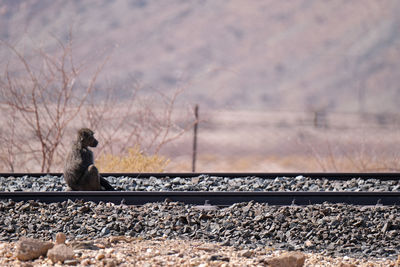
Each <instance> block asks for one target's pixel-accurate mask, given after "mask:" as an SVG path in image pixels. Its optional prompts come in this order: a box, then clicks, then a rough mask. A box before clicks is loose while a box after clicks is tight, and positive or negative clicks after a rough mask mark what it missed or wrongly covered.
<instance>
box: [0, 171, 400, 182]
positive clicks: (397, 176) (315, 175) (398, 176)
mask: <svg viewBox="0 0 400 267" xmlns="http://www.w3.org/2000/svg"><path fill="white" fill-rule="evenodd" d="M45 175H52V176H61V175H62V173H0V176H2V177H23V176H31V177H41V176H45ZM102 175H103V176H104V177H107V176H113V177H122V176H124V177H135V178H149V177H156V178H166V177H170V178H171V177H181V178H191V177H197V176H200V175H208V176H217V177H228V178H243V177H252V176H254V177H260V178H264V179H275V178H276V177H297V176H300V175H301V176H304V177H309V178H312V179H322V178H326V179H328V180H350V179H352V178H362V179H378V180H400V173H392V172H390V173H387V172H386V173H376V172H375V173H335V172H333V173H332V172H331V173H326V172H322V173H321V172H304V173H302V172H279V173H278V172H266V173H265V172H246V173H243V172H238V173H235V172H206V173H192V172H189V173H187V172H174V173H102Z"/></svg>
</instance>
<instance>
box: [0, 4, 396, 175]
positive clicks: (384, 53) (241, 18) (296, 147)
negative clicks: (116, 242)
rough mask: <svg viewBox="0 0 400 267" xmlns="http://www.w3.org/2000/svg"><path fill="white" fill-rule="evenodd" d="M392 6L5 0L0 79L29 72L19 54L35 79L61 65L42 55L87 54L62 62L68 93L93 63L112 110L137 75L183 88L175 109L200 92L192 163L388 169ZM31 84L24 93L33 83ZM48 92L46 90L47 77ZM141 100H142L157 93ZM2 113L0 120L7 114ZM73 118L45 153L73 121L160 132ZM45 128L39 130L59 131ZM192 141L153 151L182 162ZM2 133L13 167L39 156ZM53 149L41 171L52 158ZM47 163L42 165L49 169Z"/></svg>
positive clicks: (124, 101) (99, 96) (392, 162)
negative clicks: (66, 78)
mask: <svg viewBox="0 0 400 267" xmlns="http://www.w3.org/2000/svg"><path fill="white" fill-rule="evenodd" d="M399 12H400V4H399V2H398V1H396V0H383V1H374V0H365V1H345V0H337V1H322V2H321V1H308V0H306V1H301V0H298V1H288V2H282V1H278V2H277V1H273V0H268V1H260V2H252V3H251V4H249V3H248V2H247V1H241V0H233V1H210V0H209V1H207V0H198V1H183V2H182V1H179V0H170V1H165V2H164V1H163V2H158V1H142V0H133V1H115V2H110V1H106V0H100V1H95V0H89V1H84V2H82V1H78V0H76V1H50V0H44V1H38V0H28V1H20V0H17V1H14V0H5V1H2V2H1V3H0V25H1V26H2V27H0V41H1V43H0V62H2V64H1V65H0V72H1V73H4V75H3V76H2V77H3V78H4V79H2V81H1V83H0V84H1V87H0V88H1V90H2V91H1V92H2V93H3V91H4V92H6V89H5V88H19V86H21V85H25V84H26V83H25V80H24V79H26V77H25V76H23V75H26V74H29V71H28V73H27V72H26V71H25V73H24V71H23V69H24V65H23V64H19V65H18V64H16V62H18V61H20V59H18V55H19V56H20V57H21V58H23V59H24V60H26V62H27V63H29V65H30V66H31V69H32V70H33V71H34V72H37V73H38V74H37V77H38V79H39V81H40V82H41V83H42V86H43V87H45V88H50V87H49V86H48V85H46V82H48V81H49V80H50V82H53V83H52V84H51V86H53V87H59V86H60V84H63V83H62V82H61V83H58V81H59V80H61V79H59V78H60V77H63V75H62V73H61V74H57V75H53V74H54V71H55V70H56V68H55V69H53V70H51V71H49V65H51V64H53V63H54V62H55V63H57V64H59V63H60V62H63V61H61V59H62V55H63V52H64V55H67V56H68V57H67V59H68V60H69V59H70V58H69V57H71V58H73V59H74V60H73V61H72V60H71V62H69V61H68V62H67V63H66V64H65V65H63V64H61V65H62V66H65V67H66V68H67V69H68V67H72V66H74V64H76V65H75V66H81V65H80V64H82V65H83V66H84V68H83V70H80V71H79V72H75V71H74V70H73V69H71V70H68V71H69V72H68V71H67V72H65V73H64V74H67V76H68V75H69V76H70V77H69V78H70V79H69V80H68V81H67V82H66V83H64V85H67V87H68V86H69V88H70V89H71V91H70V92H74V94H76V93H78V94H79V93H80V92H82V91H84V89H82V88H85V86H86V85H87V84H88V83H90V82H89V81H90V79H91V78H93V76H91V75H93V73H96V70H99V66H101V68H100V71H99V73H98V76H97V77H96V83H95V85H94V87H93V88H96V92H97V93H96V95H95V96H94V99H96V101H102V100H104V99H105V98H106V96H107V95H109V94H110V93H109V92H110V90H111V89H112V93H111V94H112V95H113V96H114V98H115V100H116V101H115V102H114V106H111V105H110V106H108V108H109V112H110V113H112V116H109V117H114V118H116V117H121V116H122V115H121V114H118V110H119V108H120V107H121V106H123V107H127V106H134V107H135V108H137V107H139V108H140V106H141V102H140V101H135V102H134V101H131V102H129V101H130V100H131V99H129V98H128V97H127V95H129V93H130V92H131V91H132V89H137V88H138V87H140V90H141V92H142V93H143V94H144V96H148V97H151V96H153V95H154V94H155V93H162V94H170V95H171V93H173V92H175V91H176V90H182V93H181V95H180V96H179V98H178V99H177V100H176V103H175V105H174V112H175V114H176V113H180V115H182V114H183V115H185V114H186V118H190V117H191V116H193V114H191V113H190V112H188V111H187V109H185V107H192V106H194V105H195V104H199V105H200V124H199V136H198V151H197V152H198V154H197V159H198V161H197V168H196V170H198V171H397V170H398V169H399V168H398V167H397V162H398V160H397V159H398V154H397V152H396V151H399V149H398V147H397V144H398V143H399V142H398V138H399V137H398V128H399V127H398V125H399V122H400V120H399V118H398V108H397V106H398V102H399V100H400V94H399V92H400V91H399V84H400V80H399V79H400V78H399V77H400V76H399V75H398V69H399V67H400V65H399V64H400V63H399V62H400V60H399V59H400V49H399V47H400V34H399V29H400V27H399V25H400V18H399V16H398V13H399ZM60 48H61V49H60ZM13 49H15V51H18V53H19V54H16V53H15V51H14V52H13ZM44 55H46V57H44ZM53 57H54V58H53ZM50 58H51V60H50ZM64 58H65V57H64ZM54 59H56V60H54ZM43 62H47V63H46V64H47V65H46V64H45V63H43ZM20 63H21V62H20ZM103 64H104V66H103ZM61 65H59V66H61ZM53 68H54V66H53ZM6 73H8V75H10V76H11V78H13V79H15V81H13V85H12V86H8V87H7V84H8V80H7V78H8V75H5V74H6ZM49 77H52V78H51V79H49ZM46 79H48V80H46ZM54 81H55V82H54ZM71 84H73V85H71ZM32 88H35V87H32ZM32 88H28V89H27V90H26V91H25V92H24V93H22V94H21V95H23V96H25V95H28V96H29V95H35V94H32V92H30V91H29V90H32ZM7 90H8V89H7ZM60 95H68V94H64V93H61V94H60ZM46 97H48V98H51V97H53V98H54V96H52V93H51V90H50V91H49V92H48V94H47V95H46ZM74 97H75V95H74ZM72 99H74V98H72ZM0 100H2V101H3V99H1V96H0ZM44 101H51V100H50V99H45V100H44ZM53 101H54V99H53ZM85 103H86V102H85ZM51 104H54V103H51ZM29 105H32V102H30V103H28V106H29ZM146 105H147V111H146V112H148V111H149V110H150V113H151V110H152V109H154V110H156V109H157V108H158V107H159V106H158V105H159V102H157V103H156V102H154V103H151V102H147V103H146ZM117 107H118V108H117ZM23 109H24V108H23ZM83 109H84V108H83ZM26 110H29V109H25V111H26ZM111 110H112V111H111ZM0 112H2V113H1V115H2V118H3V119H5V120H6V122H9V121H10V120H9V118H10V117H9V114H8V113H5V112H4V111H3V110H1V111H0ZM46 112H48V111H46ZM148 113H149V112H148ZM10 114H17V116H22V115H21V114H19V113H17V112H15V111H13V112H11V113H10ZM43 114H44V112H42V111H41V112H39V115H43ZM60 114H65V113H63V112H61V113H60ZM89 115H90V114H89ZM91 115H93V114H91ZM53 117H54V116H53ZM78 117H79V118H80V121H78V123H76V120H75V121H74V123H71V124H70V125H68V127H69V128H68V127H67V128H68V130H67V132H66V133H65V135H63V137H62V138H61V139H60V140H55V141H54V140H53V141H52V142H50V143H49V144H44V143H43V144H42V149H48V148H47V147H52V146H54V145H59V144H60V147H61V148H60V147H58V148H57V150H56V154H57V155H63V154H64V153H65V147H68V144H69V142H70V140H71V138H72V137H71V135H72V133H73V131H74V129H75V128H76V127H80V126H85V125H88V124H89V125H90V126H92V125H95V126H96V125H97V126H98V124H99V121H100V122H101V124H102V125H101V127H100V126H99V127H97V128H96V129H95V130H97V134H98V137H99V139H100V143H101V142H103V144H104V143H111V144H116V145H118V142H120V141H121V139H124V138H125V137H124V136H121V135H118V134H115V135H114V134H113V133H112V131H113V129H111V128H112V127H114V128H118V127H119V128H120V129H121V131H122V132H123V133H125V134H128V135H129V134H130V133H131V132H130V131H132V128H126V129H125V128H123V127H128V124H130V125H133V124H138V125H139V126H138V127H136V126H135V127H136V129H137V128H140V129H141V134H142V136H151V135H152V134H154V132H155V131H157V127H153V126H154V125H152V126H151V127H147V126H148V125H145V126H143V125H140V123H141V122H140V120H139V119H138V118H137V117H133V116H132V117H131V118H129V119H128V118H126V120H125V123H122V124H120V125H121V126H119V124H118V123H111V122H110V120H103V119H101V118H102V117H101V116H99V117H97V118H96V117H93V116H92V117H91V118H92V119H93V118H94V119H97V121H95V122H93V121H91V122H88V121H87V116H86V117H85V116H83V115H81V114H80V116H78ZM89 117H90V116H89ZM19 118H20V117H17V119H19ZM79 118H78V119H79ZM99 118H100V120H99ZM160 118H161V119H160ZM45 119H47V120H50V119H52V118H51V116H50V117H48V118H42V122H43V123H46V122H44V120H45ZM156 119H158V120H159V121H158V123H159V124H160V123H161V121H163V120H162V117H159V118H156ZM28 121H29V119H28ZM66 121H68V119H66V120H64V122H66ZM174 123H177V124H178V125H180V126H182V125H185V124H180V121H179V120H178V121H174ZM112 124H113V125H112ZM167 124H168V123H167ZM186 125H187V124H186ZM117 126H118V127H117ZM33 128H35V127H33ZM36 128H37V127H36ZM67 128H64V129H67ZM12 129H14V128H12ZM15 129H20V131H18V130H17V131H16V133H17V135H18V134H20V135H21V136H19V137H20V138H21V140H27V139H28V140H31V142H39V138H37V137H35V135H36V133H37V132H38V131H37V130H38V129H33V130H32V129H30V130H29V131H26V130H21V128H15ZM48 129H49V132H48V133H49V135H50V137H52V136H57V134H56V133H54V132H51V131H50V130H51V129H52V127H49V128H48ZM175 130H176V129H175ZM10 131H11V130H10V127H2V130H1V131H0V138H1V140H2V142H4V143H7V144H12V145H14V146H15V144H14V143H11V142H10V138H9V137H10ZM121 131H120V132H121ZM146 131H147V132H146ZM11 132H12V131H11ZM171 132H173V129H171V131H169V134H170V133H171ZM25 133H26V134H25ZM60 133H63V132H62V131H60ZM58 134H59V133H58ZM44 135H46V134H44ZM106 136H108V137H110V138H111V137H112V138H111V139H110V138H108V137H107V138H106ZM140 140H141V141H142V142H144V141H143V138H142V139H140ZM192 140H193V136H192V129H191V128H190V129H187V131H186V133H185V134H184V135H183V136H182V137H180V138H178V139H174V140H173V142H169V143H168V144H167V145H166V146H163V148H162V149H161V150H160V151H159V152H160V153H161V155H163V156H166V157H167V158H169V159H170V160H171V161H170V164H169V165H168V167H167V169H166V170H167V171H190V170H191V162H192ZM11 141H14V142H16V141H17V140H16V139H15V140H11ZM12 145H11V146H10V147H7V149H9V151H1V152H0V153H1V154H2V155H3V156H4V155H6V159H5V161H15V160H18V159H21V160H20V162H19V165H18V166H19V167H18V168H20V169H19V170H20V171H24V170H27V169H30V170H32V171H33V170H34V168H33V169H32V168H30V167H29V166H31V165H32V164H33V166H38V164H37V160H36V162H35V161H32V160H31V159H32V158H35V157H36V158H37V157H41V156H40V155H39V156H38V155H37V154H38V153H39V152H37V151H38V149H37V147H36V145H37V144H36V143H33V145H32V147H30V148H28V149H25V148H24V149H25V150H28V152H29V153H30V154H29V153H28V159H29V157H30V159H29V160H28V161H27V162H24V161H25V159H22V156H21V153H20V151H19V150H18V149H17V148H16V147H14V149H11V150H10V148H12ZM24 145H27V144H26V143H24ZM135 145H137V144H136V143H135V142H133V141H132V142H129V146H132V147H134V146H135ZM139 145H141V146H142V147H143V146H144V145H143V144H139ZM146 145H147V144H146ZM7 149H6V150H7ZM16 149H17V150H18V151H17V150H16ZM3 150H4V147H3ZM25 150H23V151H22V150H21V151H22V152H23V153H22V154H23V155H24V157H25V156H26V155H27V154H26V153H25V152H26V151H25ZM112 152H113V153H117V154H118V153H119V152H118V151H112ZM157 152H158V151H157ZM49 153H50V152H49ZM95 153H97V154H99V153H100V151H97V152H96V150H95ZM32 154H34V155H33V156H32ZM10 155H12V157H10ZM17 155H18V156H17ZM61 161H62V159H58V161H57V164H55V165H54V166H52V169H51V170H53V171H59V170H60V169H61V165H60V164H61ZM32 162H33V163H32ZM7 164H8V165H10V164H9V162H8V163H7ZM7 164H6V165H7ZM44 165H46V164H44ZM44 165H43V166H42V168H41V169H43V170H45V169H46V168H47V169H48V167H46V166H44ZM47 165H49V164H47ZM16 166H17V165H16ZM21 166H24V167H23V168H22V167H21ZM7 168H8V169H12V168H11V167H7V166H6V167H3V169H4V170H7ZM18 168H17V169H18ZM36 171H38V170H36Z"/></svg>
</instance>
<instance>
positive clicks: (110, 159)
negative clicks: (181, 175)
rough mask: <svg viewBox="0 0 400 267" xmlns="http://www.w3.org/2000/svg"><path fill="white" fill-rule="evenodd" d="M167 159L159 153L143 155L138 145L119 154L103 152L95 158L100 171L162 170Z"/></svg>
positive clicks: (140, 171)
mask: <svg viewBox="0 0 400 267" xmlns="http://www.w3.org/2000/svg"><path fill="white" fill-rule="evenodd" d="M168 163H169V160H168V159H166V158H164V157H162V156H159V155H145V154H144V153H143V152H142V151H141V150H140V147H139V146H135V147H133V148H129V149H128V151H127V153H126V154H124V155H122V156H119V155H113V154H103V155H101V156H100V157H99V158H98V159H97V160H96V165H97V167H98V168H99V170H100V172H139V173H142V172H163V171H164V169H165V167H166V166H167V165H168Z"/></svg>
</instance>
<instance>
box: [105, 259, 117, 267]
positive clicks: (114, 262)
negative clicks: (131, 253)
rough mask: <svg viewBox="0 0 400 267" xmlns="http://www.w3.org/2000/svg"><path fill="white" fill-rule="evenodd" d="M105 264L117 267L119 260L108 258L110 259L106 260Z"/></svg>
mask: <svg viewBox="0 0 400 267" xmlns="http://www.w3.org/2000/svg"><path fill="white" fill-rule="evenodd" d="M104 266H105V267H115V266H117V262H116V261H115V260H111V259H108V260H106V262H105V264H104Z"/></svg>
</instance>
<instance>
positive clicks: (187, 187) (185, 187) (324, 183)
mask: <svg viewBox="0 0 400 267" xmlns="http://www.w3.org/2000/svg"><path fill="white" fill-rule="evenodd" d="M105 178H106V179H107V180H108V181H109V182H110V183H111V184H112V185H113V186H114V187H115V188H117V189H118V190H124V191H399V190H400V180H388V181H381V180H378V179H361V178H353V179H351V180H347V181H341V180H328V179H311V178H308V177H304V176H297V177H276V178H275V179H263V178H259V177H244V178H228V177H216V176H207V175H200V176H198V177H195V178H181V177H165V178H156V177H150V178H131V177H113V176H109V177H105ZM66 189H67V187H66V185H65V182H64V179H63V177H58V176H50V175H46V176H42V177H39V178H36V177H30V176H22V177H0V191H11V192H13V191H65V190H66Z"/></svg>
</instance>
